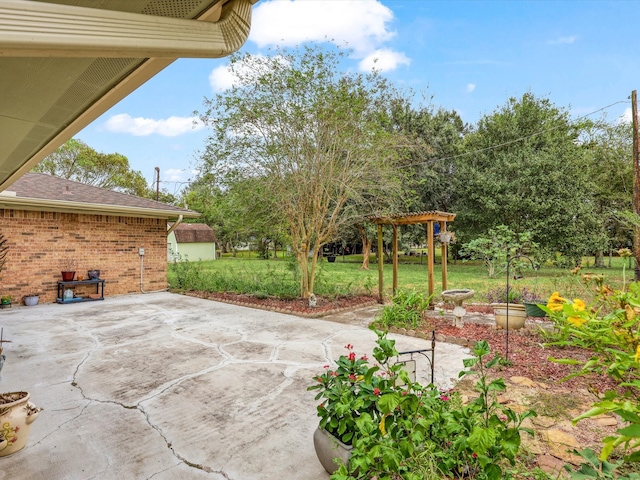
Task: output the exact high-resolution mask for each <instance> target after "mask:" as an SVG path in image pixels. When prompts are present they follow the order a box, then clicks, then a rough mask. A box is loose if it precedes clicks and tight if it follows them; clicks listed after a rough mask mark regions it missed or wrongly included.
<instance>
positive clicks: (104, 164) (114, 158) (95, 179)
mask: <svg viewBox="0 0 640 480" xmlns="http://www.w3.org/2000/svg"><path fill="white" fill-rule="evenodd" d="M33 171H34V172H39V173H48V174H49V175H53V176H55V177H60V178H66V179H68V180H74V181H76V182H80V183H84V184H85V185H93V186H94V187H100V188H106V189H108V190H116V191H119V192H123V193H128V194H130V195H137V196H139V197H147V198H155V193H153V192H151V191H150V189H149V187H148V186H147V181H146V179H145V178H144V176H143V175H142V173H140V172H139V171H137V170H132V169H131V167H130V166H129V160H128V159H127V157H125V156H124V155H121V154H119V153H100V152H97V151H96V150H94V149H93V148H91V147H90V146H88V145H87V144H86V143H84V142H83V141H82V140H76V139H73V138H72V139H70V140H67V142H66V143H65V144H64V145H61V146H60V147H58V148H57V149H56V151H55V152H53V153H51V154H50V155H47V156H46V157H45V159H44V160H42V162H40V163H39V164H38V165H36V167H35V168H34V169H33Z"/></svg>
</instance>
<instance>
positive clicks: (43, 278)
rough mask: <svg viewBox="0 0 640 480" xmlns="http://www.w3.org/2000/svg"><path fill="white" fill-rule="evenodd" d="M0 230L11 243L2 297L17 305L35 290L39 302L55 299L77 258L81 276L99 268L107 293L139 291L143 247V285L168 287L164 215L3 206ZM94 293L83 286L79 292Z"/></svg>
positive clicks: (0, 276) (0, 290)
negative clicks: (70, 261)
mask: <svg viewBox="0 0 640 480" xmlns="http://www.w3.org/2000/svg"><path fill="white" fill-rule="evenodd" d="M0 233H2V234H3V235H4V236H5V238H6V239H7V240H8V242H7V244H8V245H9V246H10V250H9V253H8V254H7V262H6V263H5V266H4V269H3V270H2V273H0V295H11V296H12V297H13V303H14V304H16V303H22V297H23V296H24V295H27V294H31V293H32V292H35V293H38V294H40V302H55V299H56V292H57V281H58V280H62V276H61V274H60V272H61V271H62V269H63V264H64V260H65V259H67V258H73V259H74V260H75V262H76V265H77V267H76V272H77V273H76V275H77V274H80V275H84V277H85V278H87V270H90V269H97V270H100V278H103V279H105V290H104V291H105V296H108V295H117V294H125V293H139V292H140V270H141V262H140V256H139V255H138V249H139V248H141V247H142V248H144V250H145V255H144V275H143V287H142V288H143V289H144V290H145V291H153V290H160V289H164V288H167V223H166V220H163V219H155V218H132V217H116V216H108V215H85V214H73V213H58V212H31V211H23V210H6V209H5V210H3V209H0ZM82 292H86V293H95V287H92V286H81V287H78V290H77V293H78V294H81V293H82Z"/></svg>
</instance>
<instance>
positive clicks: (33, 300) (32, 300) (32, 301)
mask: <svg viewBox="0 0 640 480" xmlns="http://www.w3.org/2000/svg"><path fill="white" fill-rule="evenodd" d="M23 300H24V304H25V305H26V306H27V307H33V306H34V305H37V304H38V300H40V296H39V295H25V296H24V297H23Z"/></svg>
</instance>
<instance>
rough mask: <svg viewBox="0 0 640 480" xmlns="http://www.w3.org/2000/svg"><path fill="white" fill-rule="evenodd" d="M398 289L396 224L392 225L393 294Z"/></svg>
mask: <svg viewBox="0 0 640 480" xmlns="http://www.w3.org/2000/svg"><path fill="white" fill-rule="evenodd" d="M397 290H398V226H397V225H394V226H393V294H394V295H395V294H396V291H397Z"/></svg>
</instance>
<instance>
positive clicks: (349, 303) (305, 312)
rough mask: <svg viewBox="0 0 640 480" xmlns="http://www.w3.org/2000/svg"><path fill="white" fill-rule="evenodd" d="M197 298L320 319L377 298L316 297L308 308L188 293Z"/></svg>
mask: <svg viewBox="0 0 640 480" xmlns="http://www.w3.org/2000/svg"><path fill="white" fill-rule="evenodd" d="M188 294H189V295H193V296H194V297H198V298H207V299H209V300H216V301H218V302H225V303H232V304H234V305H242V306H245V307H252V308H260V309H262V310H270V311H273V312H280V313H290V314H293V315H299V316H301V317H322V316H323V315H328V314H331V313H337V312H341V311H344V310H350V309H353V308H358V307H364V306H368V305H374V304H375V303H377V297H373V296H371V295H350V296H337V297H332V298H325V297H319V296H317V297H316V306H315V307H310V306H309V301H308V300H303V299H300V298H296V299H292V300H282V299H279V298H275V297H267V298H258V297H255V296H253V295H248V294H241V293H232V292H204V291H192V292H189V293H188Z"/></svg>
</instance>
